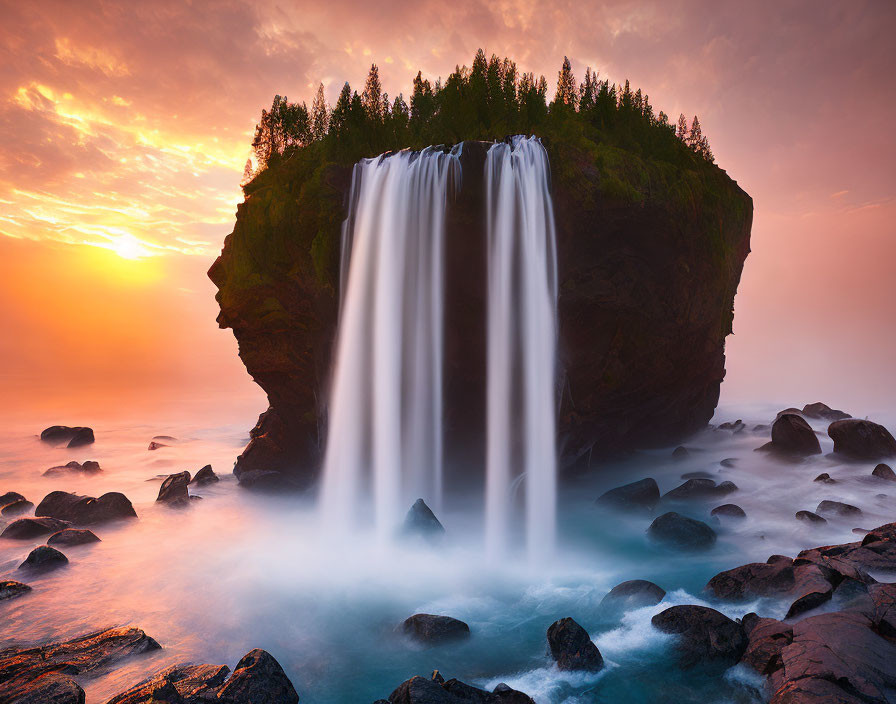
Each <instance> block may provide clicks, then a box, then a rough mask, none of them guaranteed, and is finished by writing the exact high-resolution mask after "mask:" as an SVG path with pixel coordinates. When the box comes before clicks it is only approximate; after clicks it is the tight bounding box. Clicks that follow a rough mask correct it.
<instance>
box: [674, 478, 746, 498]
mask: <svg viewBox="0 0 896 704" xmlns="http://www.w3.org/2000/svg"><path fill="white" fill-rule="evenodd" d="M735 491H737V485H735V484H734V482H729V481H725V482H722V483H721V484H716V483H715V481H713V480H712V479H701V478H695V479H688V480H687V481H686V482H685V483H684V484H682V485H680V486H677V487H675V488H674V489H672V490H671V491H669V492H667V493H666V494H664V495H663V500H664V501H667V500H668V501H690V500H701V499H716V498H718V497H720V496H726V495H727V494H730V493H732V492H735Z"/></svg>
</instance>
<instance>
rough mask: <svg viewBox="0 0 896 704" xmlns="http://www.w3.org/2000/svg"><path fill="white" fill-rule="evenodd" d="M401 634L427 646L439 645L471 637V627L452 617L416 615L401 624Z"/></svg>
mask: <svg viewBox="0 0 896 704" xmlns="http://www.w3.org/2000/svg"><path fill="white" fill-rule="evenodd" d="M401 632H402V633H403V634H404V635H406V636H408V637H409V638H411V639H413V640H415V641H417V642H419V643H426V644H427V645H439V644H441V643H447V642H450V641H455V640H461V639H463V638H469V637H470V627H469V626H468V625H467V624H466V623H464V622H463V621H460V620H458V619H456V618H451V617H450V616H437V615H434V614H414V615H413V616H410V617H408V618H407V619H405V621H404V623H402V624H401Z"/></svg>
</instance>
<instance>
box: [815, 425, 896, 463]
mask: <svg viewBox="0 0 896 704" xmlns="http://www.w3.org/2000/svg"><path fill="white" fill-rule="evenodd" d="M828 435H830V436H831V439H832V440H833V441H834V452H837V453H839V454H842V455H845V456H846V457H851V458H853V459H857V460H881V459H886V458H887V457H894V456H896V439H894V438H893V436H892V435H891V434H890V431H889V430H887V429H886V428H885V427H884V426H882V425H878V424H877V423H872V422H871V421H870V420H859V419H857V418H851V419H849V420H838V421H836V422H834V423H831V424H830V426H828Z"/></svg>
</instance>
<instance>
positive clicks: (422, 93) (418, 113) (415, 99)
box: [411, 71, 434, 122]
mask: <svg viewBox="0 0 896 704" xmlns="http://www.w3.org/2000/svg"><path fill="white" fill-rule="evenodd" d="M433 107H434V106H433V94H432V86H431V85H430V83H429V79H425V78H423V74H422V73H421V72H420V71H417V77H416V78H415V79H414V92H413V94H412V95H411V120H412V121H413V122H418V121H419V122H426V121H428V120H429V118H430V117H432V113H433Z"/></svg>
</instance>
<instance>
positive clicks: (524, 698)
mask: <svg viewBox="0 0 896 704" xmlns="http://www.w3.org/2000/svg"><path fill="white" fill-rule="evenodd" d="M374 704H535V702H534V701H533V700H532V698H531V697H529V696H528V695H526V694H523V693H522V692H519V691H517V690H515V689H511V688H510V687H508V686H507V685H506V684H504V683H501V684H499V685H498V686H497V687H495V688H494V690H492V691H491V692H487V691H485V690H484V689H478V688H477V687H472V686H470V685H468V684H466V683H464V682H461V681H460V680H457V679H453V678H452V679H450V680H448V681H445V679H444V678H443V677H442V676H441V675H440V674H439V671H438V670H436V671H435V672H433V674H432V677H430V678H426V677H419V676H418V677H412V678H411V679H409V680H406V681H405V682H402V683H401V684H400V685H398V687H397V688H396V689H395V691H394V692H392V694H390V695H389V698H388V699H379V700H377V701H376V702H374Z"/></svg>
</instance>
